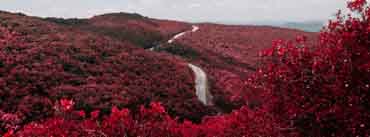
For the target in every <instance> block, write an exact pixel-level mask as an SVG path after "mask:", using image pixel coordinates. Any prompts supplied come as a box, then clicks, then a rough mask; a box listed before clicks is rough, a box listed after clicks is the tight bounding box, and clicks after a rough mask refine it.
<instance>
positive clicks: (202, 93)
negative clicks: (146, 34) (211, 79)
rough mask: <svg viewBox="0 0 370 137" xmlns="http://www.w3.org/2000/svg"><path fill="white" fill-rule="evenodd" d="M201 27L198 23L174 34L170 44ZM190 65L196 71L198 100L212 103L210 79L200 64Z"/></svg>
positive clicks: (208, 103) (206, 103)
mask: <svg viewBox="0 0 370 137" xmlns="http://www.w3.org/2000/svg"><path fill="white" fill-rule="evenodd" d="M198 30H199V27H198V26H196V25H193V26H192V30H188V31H184V32H181V33H179V34H177V35H175V36H173V37H172V38H171V39H170V40H168V41H167V43H168V44H171V43H173V42H174V41H175V40H176V39H178V38H180V37H182V36H184V35H186V34H188V33H192V32H197V31H198ZM149 50H151V51H153V50H154V47H152V48H150V49H149ZM188 67H189V68H190V69H191V70H192V71H193V72H194V75H195V90H196V95H197V97H198V100H199V101H200V102H202V103H203V104H204V105H212V95H211V93H210V92H209V88H208V79H207V74H206V73H205V72H204V71H203V70H202V69H201V68H200V67H198V66H196V65H193V64H190V63H189V64H188Z"/></svg>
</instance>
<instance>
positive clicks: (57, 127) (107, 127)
mask: <svg viewBox="0 0 370 137" xmlns="http://www.w3.org/2000/svg"><path fill="white" fill-rule="evenodd" d="M70 115H72V114H70ZM265 123H274V119H273V118H272V117H270V116H268V115H265V113H264V112H254V111H250V110H248V109H247V108H242V109H240V110H238V111H235V112H233V113H231V114H229V115H224V116H215V117H208V118H206V119H204V121H203V122H202V123H201V124H194V123H192V122H190V121H185V122H182V123H181V122H179V121H178V120H176V119H173V118H171V117H170V116H169V115H168V114H167V112H166V111H165V109H164V108H163V106H162V105H161V104H160V103H151V105H150V107H149V108H145V107H144V106H141V109H140V111H139V112H137V113H132V112H131V111H129V110H128V109H121V110H120V109H118V108H117V107H113V108H112V110H111V113H110V114H109V115H108V116H104V117H103V118H102V120H97V119H94V118H86V119H82V120H78V119H68V118H64V117H53V118H48V119H46V120H43V121H42V122H33V123H30V124H28V125H26V126H24V127H23V128H22V129H21V130H19V131H18V132H17V133H16V134H15V136H27V137H37V136H54V137H63V136H70V137H78V136H107V137H108V136H109V137H111V136H148V137H163V136H168V137H199V136H205V137H214V136H220V137H223V136H260V135H266V136H282V134H281V133H279V132H278V131H279V130H278V128H276V127H274V126H277V125H272V124H266V125H264V124H265ZM9 133H11V132H9Z"/></svg>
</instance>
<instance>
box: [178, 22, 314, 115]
mask: <svg viewBox="0 0 370 137" xmlns="http://www.w3.org/2000/svg"><path fill="white" fill-rule="evenodd" d="M199 28H200V29H199V31H197V32H193V33H189V34H186V35H185V36H184V37H181V38H180V39H178V40H176V41H175V43H179V45H176V46H181V45H184V46H183V47H185V48H191V49H193V50H194V51H195V52H197V53H198V54H199V56H198V57H196V58H192V59H191V60H190V61H191V62H193V63H195V64H198V65H199V66H201V67H202V68H203V69H204V70H205V71H206V72H207V75H208V76H209V79H210V80H211V90H210V91H211V92H212V94H213V95H214V101H215V104H216V105H218V106H219V107H220V108H222V109H225V111H230V110H231V109H233V108H234V109H235V108H239V107H241V105H243V104H245V102H246V100H248V101H250V100H255V99H253V98H252V97H251V96H254V95H253V94H254V93H253V91H252V90H251V89H250V88H248V87H245V84H244V83H245V82H247V81H248V76H249V75H250V74H252V73H254V72H255V70H256V68H257V67H258V66H260V63H259V62H260V61H259V60H260V57H259V55H258V54H259V52H260V51H261V50H263V49H265V48H270V47H271V41H273V40H275V39H289V40H294V39H295V38H296V36H297V35H305V36H306V37H302V38H300V39H301V40H306V41H308V42H312V41H314V40H315V39H316V37H317V36H318V35H317V33H309V32H303V31H299V30H293V29H283V28H277V27H268V26H227V25H216V24H200V25H199ZM252 102H254V101H252ZM252 104H253V103H252Z"/></svg>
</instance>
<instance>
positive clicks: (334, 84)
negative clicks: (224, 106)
mask: <svg viewBox="0 0 370 137" xmlns="http://www.w3.org/2000/svg"><path fill="white" fill-rule="evenodd" d="M349 8H350V9H351V10H352V11H353V12H354V14H353V15H349V16H342V15H341V14H338V16H337V19H336V20H334V21H330V24H329V26H328V27H327V28H326V29H324V30H323V31H322V32H321V35H320V42H318V43H317V44H316V45H313V46H311V45H307V44H306V43H302V40H301V39H298V40H299V42H297V43H294V42H290V41H281V40H279V41H275V42H274V45H273V47H272V48H271V49H269V50H266V51H265V52H264V55H265V56H267V58H266V60H265V64H266V67H265V68H264V69H262V70H261V71H260V72H259V73H257V74H256V80H255V81H254V82H255V83H254V84H257V86H258V87H261V88H262V87H263V89H265V92H264V93H263V94H264V95H265V96H267V97H268V99H266V100H268V101H270V103H271V107H270V108H271V111H272V113H273V114H274V115H275V117H276V118H279V119H280V120H281V121H280V122H282V123H286V124H289V123H290V126H291V127H292V128H295V129H296V131H298V132H299V133H301V135H303V136H343V137H344V136H369V134H370V130H369V125H368V123H369V122H370V111H369V110H370V104H369V102H368V100H370V93H369V91H370V90H369V84H370V67H369V63H370V48H369V45H370V40H369V36H370V35H369V29H368V28H369V25H370V16H369V7H368V6H367V5H366V1H364V0H355V1H353V2H350V3H349Z"/></svg>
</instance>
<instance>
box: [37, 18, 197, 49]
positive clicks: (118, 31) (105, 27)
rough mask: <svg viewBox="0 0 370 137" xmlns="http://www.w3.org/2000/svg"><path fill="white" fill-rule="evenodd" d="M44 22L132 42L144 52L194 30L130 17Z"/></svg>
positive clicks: (169, 22)
mask: <svg viewBox="0 0 370 137" xmlns="http://www.w3.org/2000/svg"><path fill="white" fill-rule="evenodd" d="M43 20H45V21H49V22H54V23H57V24H60V25H63V26H68V27H72V28H74V29H80V30H83V31H88V32H92V33H95V34H98V35H104V36H108V37H110V38H112V39H116V40H128V41H130V42H131V43H133V44H135V45H136V46H139V47H142V48H150V47H153V46H156V45H157V44H159V43H160V42H163V41H166V40H167V39H169V38H170V37H172V35H175V34H176V33H179V32H181V31H184V30H186V29H189V28H190V25H189V24H187V23H183V22H177V21H168V20H158V19H151V18H148V17H144V16H141V15H139V14H128V13H111V14H104V15H99V16H95V17H92V18H89V19H61V18H45V19H43Z"/></svg>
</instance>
